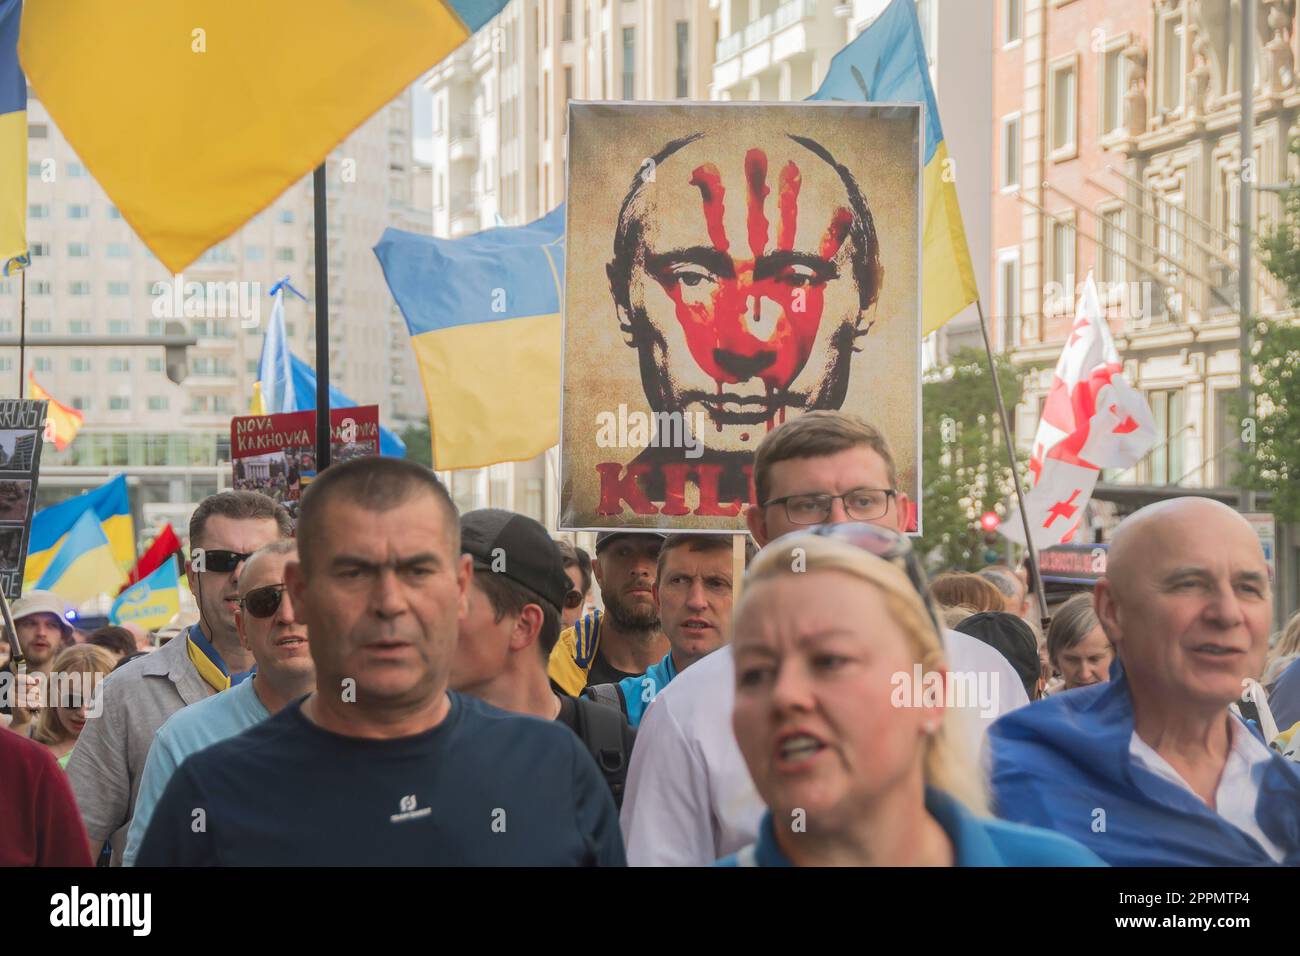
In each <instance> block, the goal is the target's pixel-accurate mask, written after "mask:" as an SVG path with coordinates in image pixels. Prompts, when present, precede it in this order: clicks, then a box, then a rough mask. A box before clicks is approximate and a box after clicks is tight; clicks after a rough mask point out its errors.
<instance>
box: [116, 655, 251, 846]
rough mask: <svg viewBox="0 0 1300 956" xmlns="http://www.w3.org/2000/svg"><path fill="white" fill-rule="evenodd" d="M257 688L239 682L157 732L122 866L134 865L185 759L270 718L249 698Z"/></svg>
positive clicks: (179, 713)
mask: <svg viewBox="0 0 1300 956" xmlns="http://www.w3.org/2000/svg"><path fill="white" fill-rule="evenodd" d="M256 683H257V682H256V681H253V680H246V681H242V682H240V683H238V684H235V685H234V686H233V687H231V688H230V689H229V690H224V691H222V692H221V693H219V694H213V695H212V696H211V697H208V698H205V699H204V700H201V701H199V702H198V703H196V704H190V705H189V706H188V707H182V708H181V709H180V710H178V711H177V712H176V713H175V714H173V715H172V716H171V717H170V718H169V719H168V720H167V722H166V723H165V724H163V725H162V727H160V728H159V729H158V734H157V735H156V736H155V737H154V740H153V744H152V746H150V748H149V757H148V759H146V760H145V763H144V773H143V774H142V775H141V778H140V792H139V793H138V794H137V795H136V798H135V814H134V816H133V817H132V818H131V830H130V832H129V833H128V834H127V837H126V852H125V853H123V854H122V865H123V866H134V865H135V855H136V853H137V852H139V850H140V844H141V843H143V842H144V835H145V831H147V830H148V829H149V821H150V819H152V818H153V809H154V807H155V806H156V805H157V803H158V800H159V798H160V797H161V796H162V795H163V791H164V790H166V789H167V783H168V781H170V780H171V778H172V774H173V773H175V772H176V768H177V767H179V766H180V765H181V764H182V763H183V762H184V761H185V758H186V757H188V756H189V755H190V754H193V753H198V751H200V750H204V749H206V748H208V747H211V746H212V745H213V744H215V743H218V742H220V741H222V740H225V739H226V738H227V737H233V736H235V735H236V734H240V733H243V732H244V731H245V730H247V729H248V728H249V727H252V726H253V725H255V724H260V723H261V722H262V721H264V720H266V719H267V718H268V717H270V716H271V713H270V711H268V710H267V709H266V707H265V706H264V705H263V704H262V701H261V700H259V699H258V696H257V694H255V693H254V692H253V686H254V684H256Z"/></svg>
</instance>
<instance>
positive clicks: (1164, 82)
mask: <svg viewBox="0 0 1300 956" xmlns="http://www.w3.org/2000/svg"><path fill="white" fill-rule="evenodd" d="M1159 29H1160V34H1159V39H1160V51H1159V62H1160V63H1161V65H1162V69H1161V70H1160V89H1159V95H1158V97H1157V99H1156V103H1157V104H1158V109H1159V111H1166V110H1167V111H1169V112H1173V111H1174V110H1178V109H1181V108H1182V105H1183V82H1184V79H1185V78H1184V76H1183V20H1182V15H1181V13H1175V14H1173V15H1172V16H1166V17H1165V18H1164V19H1163V20H1162V21H1161V22H1160V27H1159ZM1233 72H1236V71H1235V70H1234V71H1233Z"/></svg>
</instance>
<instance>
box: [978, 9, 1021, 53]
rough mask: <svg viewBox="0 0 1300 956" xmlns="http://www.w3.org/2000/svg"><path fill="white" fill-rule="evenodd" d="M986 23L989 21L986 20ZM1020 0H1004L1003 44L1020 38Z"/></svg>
mask: <svg viewBox="0 0 1300 956" xmlns="http://www.w3.org/2000/svg"><path fill="white" fill-rule="evenodd" d="M985 22H986V23H987V22H988V21H985ZM1020 24H1021V11H1020V0H1002V45H1003V46H1010V45H1011V44H1013V43H1016V42H1018V41H1019V40H1020V37H1021V31H1020Z"/></svg>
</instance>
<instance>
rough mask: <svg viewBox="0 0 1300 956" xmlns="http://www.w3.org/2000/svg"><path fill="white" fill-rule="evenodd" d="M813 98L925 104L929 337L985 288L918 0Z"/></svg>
mask: <svg viewBox="0 0 1300 956" xmlns="http://www.w3.org/2000/svg"><path fill="white" fill-rule="evenodd" d="M809 99H811V100H851V101H854V102H863V101H866V102H869V103H880V102H893V103H899V102H912V103H918V102H919V103H924V104H925V146H924V152H923V154H922V162H923V165H924V168H923V170H922V183H923V189H924V198H923V200H922V210H921V221H922V226H921V276H922V281H923V285H924V288H925V295H924V296H923V297H922V306H921V308H922V316H921V332H922V334H924V335H928V334H929V333H931V332H933V331H934V330H935V329H937V328H939V327H940V326H942V325H943V324H944V323H946V322H947V321H948V320H949V319H951V318H952V317H953V316H954V315H956V314H957V313H958V312H960V311H961V310H962V309H964V308H966V306H968V305H970V304H971V303H972V302H975V301H976V300H977V299H979V289H978V287H977V286H976V285H975V270H974V269H973V268H972V267H971V261H970V249H969V248H967V246H966V230H965V229H964V228H963V226H962V222H961V210H960V209H958V208H957V185H956V183H955V181H954V180H953V177H952V175H951V172H950V167H951V164H950V163H949V162H948V146H947V144H946V143H944V141H943V127H942V126H940V125H939V105H938V103H937V102H936V101H935V98H934V87H933V86H932V85H931V83H930V69H929V67H928V65H927V63H926V56H925V45H924V44H923V43H922V41H921V24H920V22H919V21H918V20H917V18H916V4H915V3H914V2H913V0H893V2H892V3H890V5H889V6H888V7H886V8H885V10H884V12H883V13H881V14H880V16H879V17H877V18H876V19H875V20H874V21H872V23H871V25H870V26H869V27H867V28H866V29H865V30H863V31H862V33H860V34H859V35H858V37H857V39H856V40H854V41H853V42H852V43H850V44H849V45H848V46H846V47H845V48H844V49H842V50H840V52H839V53H837V54H835V57H834V58H833V59H832V60H831V64H830V67H829V68H828V69H827V71H826V79H825V80H824V81H823V82H822V85H821V86H820V87H819V88H818V90H817V92H816V93H814V94H813V95H812V96H810V97H809Z"/></svg>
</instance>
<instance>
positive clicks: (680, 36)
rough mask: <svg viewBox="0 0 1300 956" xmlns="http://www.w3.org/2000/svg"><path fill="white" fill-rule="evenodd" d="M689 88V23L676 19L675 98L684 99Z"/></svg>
mask: <svg viewBox="0 0 1300 956" xmlns="http://www.w3.org/2000/svg"><path fill="white" fill-rule="evenodd" d="M690 90H691V24H690V22H689V21H687V20H678V21H677V98H678V99H679V100H680V99H685V98H686V97H687V96H689V95H690Z"/></svg>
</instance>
